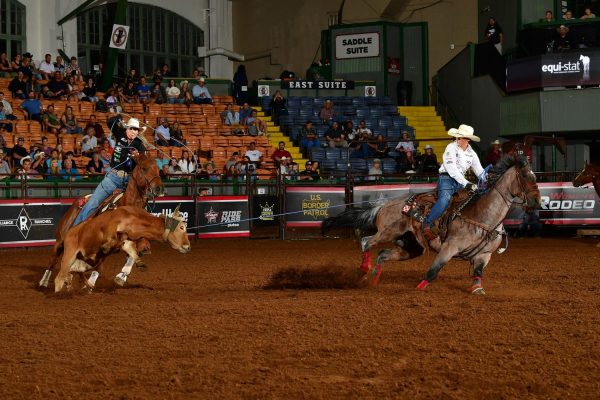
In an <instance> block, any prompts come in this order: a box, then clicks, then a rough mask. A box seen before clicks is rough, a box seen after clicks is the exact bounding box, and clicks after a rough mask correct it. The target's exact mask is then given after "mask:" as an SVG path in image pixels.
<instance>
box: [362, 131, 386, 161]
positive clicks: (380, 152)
mask: <svg viewBox="0 0 600 400" xmlns="http://www.w3.org/2000/svg"><path fill="white" fill-rule="evenodd" d="M367 145H368V146H369V147H370V148H371V154H373V155H374V156H375V157H378V158H385V157H388V153H389V152H390V147H389V146H388V144H387V142H386V141H385V138H384V137H383V135H377V139H376V140H374V141H370V142H368V144H367Z"/></svg>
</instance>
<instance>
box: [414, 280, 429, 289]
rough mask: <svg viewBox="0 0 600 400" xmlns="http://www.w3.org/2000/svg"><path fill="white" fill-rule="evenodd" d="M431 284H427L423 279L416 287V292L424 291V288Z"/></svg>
mask: <svg viewBox="0 0 600 400" xmlns="http://www.w3.org/2000/svg"><path fill="white" fill-rule="evenodd" d="M430 283H431V282H429V281H428V280H427V279H423V280H422V281H421V282H420V283H419V284H418V285H417V290H425V288H426V287H427V286H429V284H430Z"/></svg>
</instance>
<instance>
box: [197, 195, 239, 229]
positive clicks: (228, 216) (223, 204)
mask: <svg viewBox="0 0 600 400" xmlns="http://www.w3.org/2000/svg"><path fill="white" fill-rule="evenodd" d="M249 219H250V211H249V209H248V196H205V197H200V198H198V225H200V227H199V232H200V233H199V236H200V238H225V237H248V236H250V221H249Z"/></svg>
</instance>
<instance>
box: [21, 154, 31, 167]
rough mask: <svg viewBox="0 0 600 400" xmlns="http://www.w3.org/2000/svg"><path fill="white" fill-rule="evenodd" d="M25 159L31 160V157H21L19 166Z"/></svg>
mask: <svg viewBox="0 0 600 400" xmlns="http://www.w3.org/2000/svg"><path fill="white" fill-rule="evenodd" d="M25 160H29V161H31V157H29V156H26V157H23V158H21V166H23V163H24V162H25Z"/></svg>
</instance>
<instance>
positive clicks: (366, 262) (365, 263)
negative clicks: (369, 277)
mask: <svg viewBox="0 0 600 400" xmlns="http://www.w3.org/2000/svg"><path fill="white" fill-rule="evenodd" d="M370 269H371V252H370V251H365V252H364V253H363V257H362V262H361V263H360V271H361V272H363V273H365V274H366V273H367V272H369V270H370Z"/></svg>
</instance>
